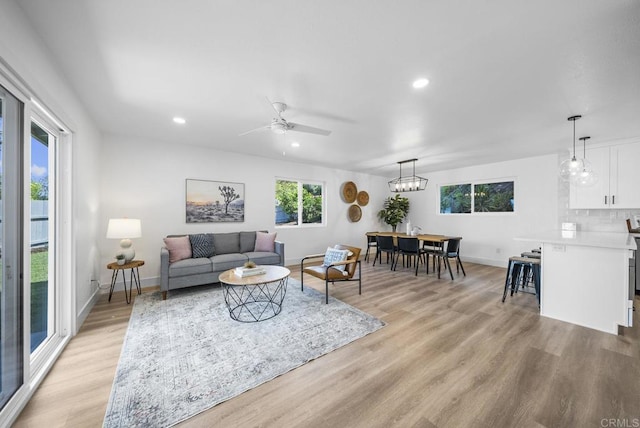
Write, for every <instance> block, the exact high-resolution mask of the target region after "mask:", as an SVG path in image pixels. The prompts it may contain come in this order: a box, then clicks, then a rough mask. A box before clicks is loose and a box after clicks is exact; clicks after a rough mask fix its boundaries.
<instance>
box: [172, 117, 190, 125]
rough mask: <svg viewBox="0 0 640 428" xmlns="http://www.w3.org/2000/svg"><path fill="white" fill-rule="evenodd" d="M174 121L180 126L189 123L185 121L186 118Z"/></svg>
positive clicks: (175, 118) (174, 119) (176, 118)
mask: <svg viewBox="0 0 640 428" xmlns="http://www.w3.org/2000/svg"><path fill="white" fill-rule="evenodd" d="M173 121H174V122H175V123H177V124H180V125H184V124H185V123H187V121H186V120H184V118H182V117H174V118H173Z"/></svg>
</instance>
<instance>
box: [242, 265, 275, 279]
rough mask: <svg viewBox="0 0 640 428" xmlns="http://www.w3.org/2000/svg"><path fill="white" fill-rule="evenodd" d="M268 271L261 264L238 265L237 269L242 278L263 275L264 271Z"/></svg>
mask: <svg viewBox="0 0 640 428" xmlns="http://www.w3.org/2000/svg"><path fill="white" fill-rule="evenodd" d="M266 272H267V271H266V270H264V268H263V267H260V266H256V267H254V268H246V267H237V268H236V269H235V274H236V275H238V276H239V277H241V278H244V277H245V276H253V275H262V274H263V273H266Z"/></svg>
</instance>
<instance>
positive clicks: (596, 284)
mask: <svg viewBox="0 0 640 428" xmlns="http://www.w3.org/2000/svg"><path fill="white" fill-rule="evenodd" d="M516 239H517V240H521V241H530V242H535V243H537V244H538V245H540V246H541V247H542V266H541V292H540V315H542V316H545V317H549V318H554V319H558V320H561V321H566V322H570V323H573V324H578V325H581V326H584V327H589V328H593V329H596V330H600V331H604V332H607V333H612V334H618V326H621V327H631V326H632V322H633V296H634V290H633V284H631V285H630V284H629V259H630V258H633V257H634V254H635V252H634V250H636V243H635V239H634V237H633V235H630V234H628V233H607V232H573V231H560V230H558V231H550V232H544V233H540V234H536V235H532V236H524V237H520V238H516Z"/></svg>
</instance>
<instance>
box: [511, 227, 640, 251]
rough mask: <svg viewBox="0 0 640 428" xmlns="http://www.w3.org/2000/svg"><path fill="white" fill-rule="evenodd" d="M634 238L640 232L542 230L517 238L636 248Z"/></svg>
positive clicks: (628, 248) (564, 243)
mask: <svg viewBox="0 0 640 428" xmlns="http://www.w3.org/2000/svg"><path fill="white" fill-rule="evenodd" d="M634 238H640V234H637V233H626V232H625V233H615V232H572V231H566V230H551V231H547V232H540V233H537V234H535V235H529V236H521V237H517V238H515V239H516V240H517V241H529V242H538V243H550V244H560V245H580V246H586V247H600V248H619V249H623V250H635V249H637V247H636V240H635V239H634Z"/></svg>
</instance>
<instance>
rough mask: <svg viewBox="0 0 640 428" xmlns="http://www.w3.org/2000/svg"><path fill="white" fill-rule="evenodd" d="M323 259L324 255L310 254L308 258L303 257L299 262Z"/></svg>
mask: <svg viewBox="0 0 640 428" xmlns="http://www.w3.org/2000/svg"><path fill="white" fill-rule="evenodd" d="M321 257H322V258H324V253H323V254H312V255H310V256H304V257H303V258H302V260H301V262H303V261H305V260H309V259H319V258H321Z"/></svg>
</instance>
